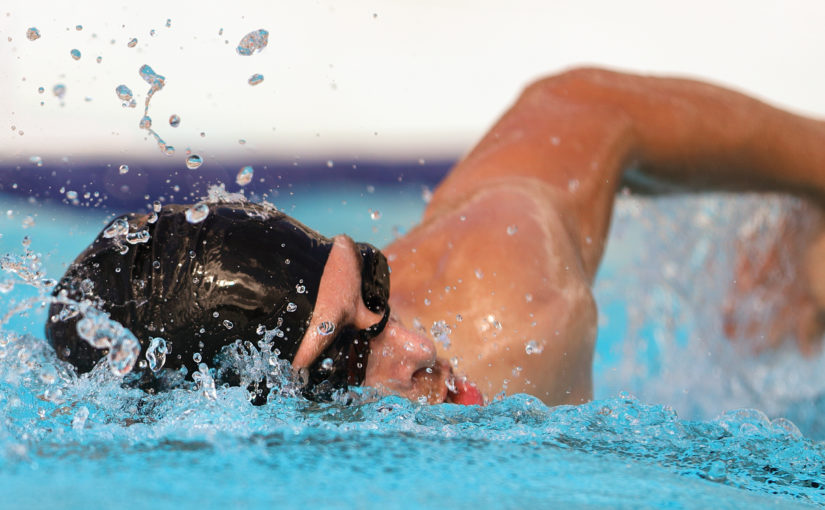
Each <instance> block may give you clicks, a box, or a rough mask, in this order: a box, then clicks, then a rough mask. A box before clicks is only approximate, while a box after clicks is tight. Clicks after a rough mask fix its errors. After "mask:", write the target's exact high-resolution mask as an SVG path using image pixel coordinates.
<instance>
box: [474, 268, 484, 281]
mask: <svg viewBox="0 0 825 510" xmlns="http://www.w3.org/2000/svg"><path fill="white" fill-rule="evenodd" d="M475 275H476V278H478V279H479V280H481V279H482V278H484V273H483V272H482V271H481V269H476V270H475Z"/></svg>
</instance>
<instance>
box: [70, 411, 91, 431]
mask: <svg viewBox="0 0 825 510" xmlns="http://www.w3.org/2000/svg"><path fill="white" fill-rule="evenodd" d="M88 419H89V409H88V408H87V407H86V406H80V409H78V410H77V412H76V413H75V415H74V416H73V417H72V429H74V430H83V429H84V428H85V427H86V420H88Z"/></svg>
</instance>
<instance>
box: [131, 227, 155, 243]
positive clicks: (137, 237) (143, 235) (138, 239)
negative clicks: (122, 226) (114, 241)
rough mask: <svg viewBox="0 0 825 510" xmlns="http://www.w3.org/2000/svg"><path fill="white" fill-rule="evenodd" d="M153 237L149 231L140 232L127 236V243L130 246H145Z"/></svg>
mask: <svg viewBox="0 0 825 510" xmlns="http://www.w3.org/2000/svg"><path fill="white" fill-rule="evenodd" d="M150 238H151V236H150V235H149V231H148V230H139V231H137V232H130V233H128V234H126V242H127V243H129V244H143V243H147V242H149V239H150Z"/></svg>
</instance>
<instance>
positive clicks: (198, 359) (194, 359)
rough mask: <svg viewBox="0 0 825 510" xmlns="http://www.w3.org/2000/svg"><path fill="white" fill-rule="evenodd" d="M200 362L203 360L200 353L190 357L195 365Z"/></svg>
mask: <svg viewBox="0 0 825 510" xmlns="http://www.w3.org/2000/svg"><path fill="white" fill-rule="evenodd" d="M201 360H203V356H201V353H199V352H196V353H195V354H193V355H192V361H194V362H195V363H200V362H201Z"/></svg>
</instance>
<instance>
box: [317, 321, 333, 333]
mask: <svg viewBox="0 0 825 510" xmlns="http://www.w3.org/2000/svg"><path fill="white" fill-rule="evenodd" d="M317 329H318V334H319V335H321V336H329V335H331V334H332V332H333V331H335V323H332V322H330V321H324V322H322V323H321V324H318V328H317Z"/></svg>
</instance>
